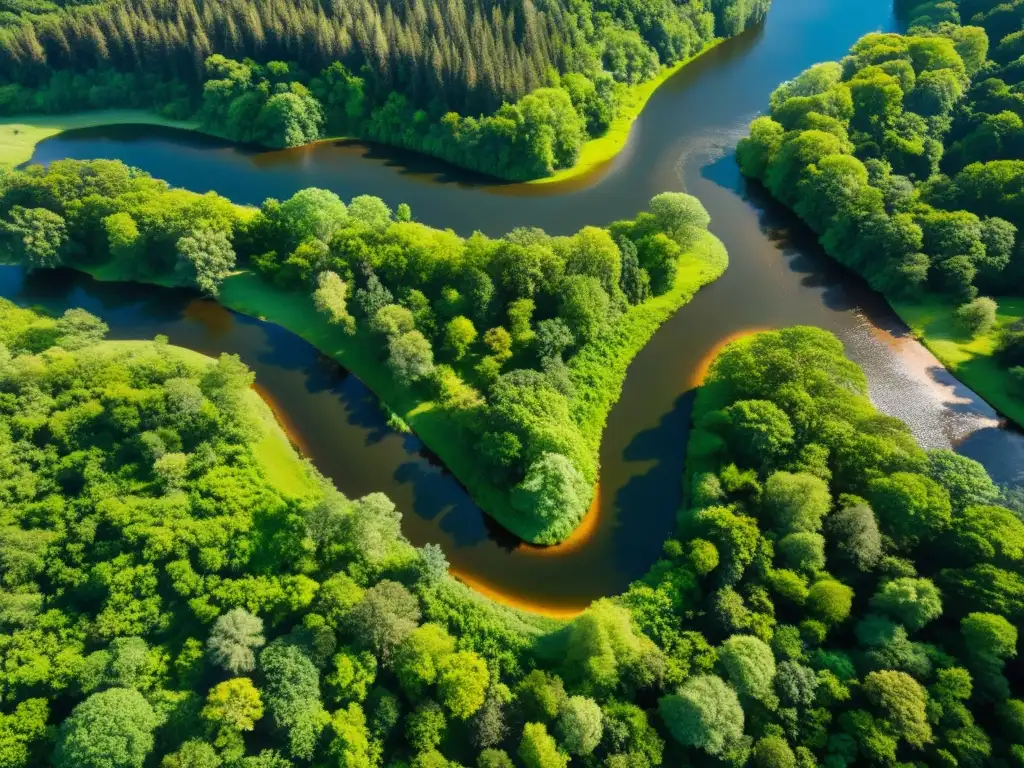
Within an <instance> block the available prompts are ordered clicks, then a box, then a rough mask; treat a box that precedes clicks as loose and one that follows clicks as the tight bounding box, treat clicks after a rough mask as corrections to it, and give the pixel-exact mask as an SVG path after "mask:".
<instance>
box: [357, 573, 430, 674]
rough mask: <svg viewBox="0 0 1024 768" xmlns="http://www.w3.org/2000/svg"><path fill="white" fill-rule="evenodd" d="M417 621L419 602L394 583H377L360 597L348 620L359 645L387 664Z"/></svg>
mask: <svg viewBox="0 0 1024 768" xmlns="http://www.w3.org/2000/svg"><path fill="white" fill-rule="evenodd" d="M419 620H420V606H419V601H418V600H417V599H416V598H415V596H413V595H412V594H411V593H410V592H409V590H407V589H406V588H405V587H403V586H402V585H401V584H399V583H398V582H395V581H389V580H387V579H385V580H383V581H379V582H377V583H376V584H374V585H373V586H372V587H370V588H369V589H368V590H366V592H365V593H363V597H362V599H360V601H359V602H358V603H356V605H355V607H354V608H353V609H352V613H351V614H350V616H349V626H350V627H351V630H352V634H353V635H354V636H355V638H356V639H357V640H358V642H359V643H360V644H361V645H363V646H365V647H367V648H369V649H370V650H371V651H373V653H374V654H375V655H376V656H377V657H378V658H379V659H380V660H381V661H383V662H384V663H388V662H389V661H390V659H391V656H392V654H393V653H394V651H395V649H396V648H397V647H398V646H399V644H400V643H401V642H402V641H403V640H404V639H405V638H406V637H408V636H409V635H410V634H411V633H412V631H413V630H414V629H415V628H416V624H417V622H418V621H419Z"/></svg>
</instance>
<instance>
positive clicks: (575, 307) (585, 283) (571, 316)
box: [558, 275, 610, 343]
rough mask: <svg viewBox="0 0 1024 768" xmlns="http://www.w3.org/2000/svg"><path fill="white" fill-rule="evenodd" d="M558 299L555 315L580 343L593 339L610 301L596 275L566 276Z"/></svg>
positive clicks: (605, 320) (598, 331) (606, 312)
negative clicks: (557, 315) (557, 308)
mask: <svg viewBox="0 0 1024 768" xmlns="http://www.w3.org/2000/svg"><path fill="white" fill-rule="evenodd" d="M558 298H559V310H558V314H559V316H560V317H561V318H562V319H563V320H564V321H565V322H566V324H567V325H568V326H569V329H570V330H571V331H572V333H573V335H574V336H575V337H576V338H577V339H579V340H580V341H581V342H583V343H586V342H588V341H591V340H592V339H594V338H595V337H596V336H597V335H598V334H599V333H600V332H601V330H602V329H603V328H604V327H605V325H606V324H607V322H608V309H609V306H610V301H609V299H608V294H607V293H605V291H604V288H602V287H601V281H600V280H598V279H597V278H596V277H590V276H587V275H571V276H569V277H566V278H565V280H564V281H563V283H562V288H561V290H560V291H559V296H558Z"/></svg>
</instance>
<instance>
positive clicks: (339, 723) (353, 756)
mask: <svg viewBox="0 0 1024 768" xmlns="http://www.w3.org/2000/svg"><path fill="white" fill-rule="evenodd" d="M330 732H331V734H332V739H331V743H330V745H329V747H328V751H329V752H330V753H331V755H333V756H334V758H335V760H336V761H337V765H338V768H371V767H372V766H373V765H375V761H374V759H373V758H372V754H373V748H372V747H371V744H370V732H369V730H368V729H367V727H366V716H365V715H364V714H363V710H362V708H361V707H360V706H359V705H358V704H355V703H352V704H349V705H348V707H347V708H345V709H339V710H338V711H337V712H335V713H334V715H333V716H332V717H331V723H330Z"/></svg>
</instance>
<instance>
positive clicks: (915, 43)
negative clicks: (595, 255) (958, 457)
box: [736, 0, 1024, 426]
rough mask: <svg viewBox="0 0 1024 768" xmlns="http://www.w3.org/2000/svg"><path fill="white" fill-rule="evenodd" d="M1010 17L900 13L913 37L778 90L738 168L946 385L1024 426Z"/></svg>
mask: <svg viewBox="0 0 1024 768" xmlns="http://www.w3.org/2000/svg"><path fill="white" fill-rule="evenodd" d="M1004 10H1005V9H1004V6H1001V5H999V4H998V3H996V2H994V0H957V2H955V3H953V2H951V3H944V4H939V5H936V4H934V3H925V4H923V5H917V4H916V3H914V2H901V3H897V11H899V12H900V13H901V15H902V16H903V18H905V19H906V20H907V21H908V22H909V23H908V31H907V32H906V33H905V34H897V33H892V34H877V33H875V34H869V35H866V36H864V37H863V38H861V39H860V40H859V41H858V42H857V43H856V44H854V46H853V47H852V48H851V49H850V53H849V55H848V56H846V57H845V58H844V59H843V60H842V61H839V62H825V63H821V64H816V65H814V66H813V67H811V68H809V69H807V70H806V71H804V72H803V73H801V74H800V75H799V76H798V77H796V78H794V79H793V80H790V81H788V82H785V83H782V84H781V85H780V86H779V87H778V88H777V89H776V90H775V92H774V93H772V95H771V97H770V99H769V103H770V109H769V111H768V113H767V114H766V115H765V116H763V117H759V118H757V119H756V120H755V121H754V122H753V123H751V126H750V135H749V136H748V137H747V138H745V139H743V140H742V141H741V142H740V144H739V146H738V147H737V152H736V154H737V159H738V161H739V164H740V168H741V170H742V172H743V173H744V175H745V176H747V177H748V178H750V179H753V180H755V181H757V182H759V183H761V184H763V185H764V187H765V188H766V189H767V190H768V192H769V193H770V194H771V195H772V196H773V197H774V198H775V199H776V200H778V201H779V202H781V203H782V204H784V205H785V206H787V207H788V208H789V209H791V210H792V211H793V212H794V213H795V214H796V215H797V216H798V217H799V218H800V219H801V220H802V221H803V222H804V223H805V224H806V225H807V226H808V227H810V228H811V230H813V231H814V232H815V233H817V235H818V237H819V242H820V243H821V245H822V247H823V249H824V250H825V252H826V253H828V254H829V255H830V256H832V257H833V258H834V259H836V260H837V261H839V262H840V263H841V264H843V265H844V266H846V267H848V268H851V269H853V270H854V271H855V272H857V273H858V274H860V275H861V276H863V277H864V278H865V279H866V280H867V281H868V283H869V284H870V285H871V287H872V288H874V289H875V290H877V291H879V292H880V293H882V294H883V295H884V296H885V297H886V299H887V300H888V301H889V303H890V304H891V305H892V307H893V309H894V310H895V311H896V313H897V314H898V315H899V316H900V318H901V319H902V320H903V321H904V322H905V323H906V324H907V325H908V326H909V327H910V328H911V331H912V333H913V334H914V335H915V336H916V337H917V338H918V339H919V340H920V341H921V342H922V343H923V344H924V345H925V346H926V347H927V348H928V349H929V350H931V352H932V353H933V354H934V355H935V356H936V357H937V358H938V359H939V361H941V362H942V364H943V365H944V366H946V367H947V368H948V369H949V370H950V372H951V373H953V374H954V375H955V376H956V377H957V378H958V379H959V380H960V381H962V382H963V383H964V384H965V385H967V386H968V387H970V388H971V389H972V390H973V391H975V392H976V393H977V394H978V395H980V396H981V397H982V398H984V399H985V400H986V401H987V402H988V403H989V404H990V405H991V406H992V407H993V408H995V409H996V410H997V411H998V412H999V414H1000V415H1002V416H1004V417H1005V418H1007V419H1008V420H1010V421H1012V422H1014V423H1016V424H1017V425H1018V426H1024V297H1022V295H1021V290H1020V286H1021V285H1024V283H1022V282H1021V280H1022V278H1024V236H1022V232H1024V208H1022V206H1021V201H1022V198H1021V196H1020V192H1019V189H1020V184H1021V179H1022V178H1024V160H1022V158H1021V154H1020V148H1021V147H1022V146H1024V144H1022V143H1021V141H1022V139H1024V127H1022V120H1024V99H1022V97H1021V95H1020V93H1019V88H1020V81H1021V77H1020V75H1019V72H1018V69H1019V66H1020V62H1019V61H1013V55H1012V52H1013V51H1014V50H1015V49H1014V48H1013V44H1014V41H1015V40H1017V39H1019V38H1020V37H1021V34H1024V33H1021V32H1019V31H1018V32H1014V31H1012V30H1011V29H1010V27H1007V26H1006V23H1004V22H1005V19H1003V17H1002V15H1001V14H1002V13H1003V11H1004ZM1010 26H1014V25H1013V24H1011V25H1010ZM1018 26H1019V25H1018ZM1000 126H1005V130H1004V128H1002V127H1000Z"/></svg>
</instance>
